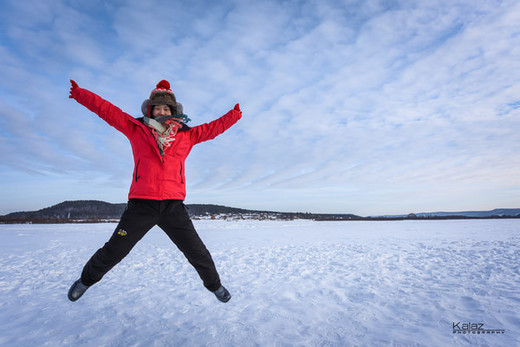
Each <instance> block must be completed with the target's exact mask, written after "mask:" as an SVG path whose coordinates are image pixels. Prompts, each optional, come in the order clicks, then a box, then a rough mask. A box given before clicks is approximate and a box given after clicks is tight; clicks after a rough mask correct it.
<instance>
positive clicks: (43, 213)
mask: <svg viewBox="0 0 520 347" xmlns="http://www.w3.org/2000/svg"><path fill="white" fill-rule="evenodd" d="M125 207H126V203H121V204H112V203H108V202H105V201H98V200H75V201H64V202H62V203H59V204H57V205H54V206H51V207H46V208H43V209H41V210H38V211H29V212H13V213H10V214H8V215H5V216H0V223H77V222H107V221H110V222H114V221H118V220H119V218H120V217H121V214H122V213H123V211H124V209H125ZM186 207H187V210H188V213H189V215H190V217H192V218H194V219H202V218H208V219H210V218H212V219H228V218H231V219H320V218H321V219H328V218H333V219H352V218H361V217H359V216H356V215H353V214H339V215H323V214H311V213H291V212H273V211H256V210H246V209H242V208H235V207H227V206H220V205H211V204H188V205H186Z"/></svg>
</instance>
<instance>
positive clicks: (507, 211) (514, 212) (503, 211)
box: [379, 208, 520, 218]
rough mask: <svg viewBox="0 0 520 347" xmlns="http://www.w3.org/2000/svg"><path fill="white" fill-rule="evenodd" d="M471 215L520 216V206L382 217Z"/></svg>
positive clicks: (472, 216)
mask: <svg viewBox="0 0 520 347" xmlns="http://www.w3.org/2000/svg"><path fill="white" fill-rule="evenodd" d="M458 216H460V217H469V218H490V217H520V208H497V209H494V210H491V211H462V212H419V213H410V214H407V215H405V214H403V215H385V216H379V217H381V218H404V217H407V218H414V217H415V218H431V217H458Z"/></svg>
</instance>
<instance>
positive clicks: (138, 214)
mask: <svg viewBox="0 0 520 347" xmlns="http://www.w3.org/2000/svg"><path fill="white" fill-rule="evenodd" d="M155 225H158V226H159V227H160V228H161V229H162V230H164V232H165V233H166V234H167V235H168V237H169V238H170V239H171V240H172V241H173V243H174V244H175V245H176V246H177V248H178V249H179V250H180V251H181V252H182V253H183V254H184V256H185V257H186V258H187V259H188V261H189V262H190V264H191V265H192V266H193V267H194V268H195V270H197V272H198V274H199V276H200V278H201V279H202V282H203V283H204V286H205V287H206V288H207V289H208V290H210V291H215V290H217V289H218V288H219V287H220V278H219V275H218V273H217V269H216V268H215V263H214V262H213V259H212V258H211V255H210V253H209V251H208V250H207V248H206V246H205V245H204V243H203V242H202V240H201V239H200V237H199V235H198V234H197V232H196V231H195V228H194V226H193V223H192V222H191V219H190V217H189V215H188V212H187V211H186V208H185V206H184V203H183V202H182V201H181V200H147V199H130V200H129V201H128V205H127V206H126V209H125V211H124V212H123V215H122V216H121V220H120V221H119V224H118V225H117V227H116V230H115V231H114V233H113V234H112V237H111V238H110V240H108V242H107V243H105V245H104V246H103V247H102V248H100V249H99V250H98V251H97V252H96V253H95V254H94V255H93V256H92V258H90V260H89V261H88V262H87V264H86V265H85V267H84V268H83V272H82V273H81V282H83V284H85V285H87V286H91V285H93V284H95V283H97V282H98V281H100V280H101V278H102V277H103V276H104V275H105V274H106V273H107V272H108V271H110V269H112V268H113V267H114V266H115V265H116V264H118V263H119V262H120V261H121V260H122V259H123V258H124V257H125V256H126V255H127V254H128V253H129V252H130V250H131V249H132V248H133V247H134V246H135V244H136V243H137V242H138V241H139V240H141V238H142V237H143V236H144V235H145V234H146V233H147V232H148V231H149V230H150V229H151V228H152V227H153V226H155Z"/></svg>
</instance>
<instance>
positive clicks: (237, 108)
mask: <svg viewBox="0 0 520 347" xmlns="http://www.w3.org/2000/svg"><path fill="white" fill-rule="evenodd" d="M235 111H238V112H242V111H240V105H239V104H236V105H235Z"/></svg>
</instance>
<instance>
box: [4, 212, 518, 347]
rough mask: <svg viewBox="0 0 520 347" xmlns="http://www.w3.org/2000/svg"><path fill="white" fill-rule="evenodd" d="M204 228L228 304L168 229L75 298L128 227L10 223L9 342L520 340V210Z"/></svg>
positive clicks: (225, 224)
mask: <svg viewBox="0 0 520 347" xmlns="http://www.w3.org/2000/svg"><path fill="white" fill-rule="evenodd" d="M195 226H196V227H197V229H198V231H199V234H200V235H201V237H202V238H203V240H204V241H205V243H206V245H207V246H208V248H209V249H210V251H211V253H212V255H213V258H214V260H215V263H216V264H217V268H218V269H219V272H220V274H221V278H222V281H223V283H224V285H226V286H227V287H228V289H229V290H230V291H231V293H232V295H233V298H232V299H231V301H230V302H229V303H227V304H223V303H220V302H219V301H217V300H216V298H215V297H214V296H213V294H211V293H210V292H208V291H206V289H204V288H203V286H202V283H201V281H200V279H199V278H198V276H197V274H196V272H195V271H194V270H193V269H192V268H191V267H190V265H189V264H188V263H187V261H185V259H184V258H183V256H182V254H181V253H180V252H179V251H178V250H177V249H176V248H175V246H174V245H173V244H171V243H170V241H169V240H168V239H167V237H166V236H165V235H164V233H162V231H161V230H160V229H158V228H154V229H152V230H151V231H150V232H149V233H148V234H147V235H146V236H145V238H144V239H143V240H142V241H141V242H140V243H138V244H137V246H136V247H135V248H134V250H133V251H132V252H131V253H130V255H129V256H128V257H127V258H126V259H124V260H123V262H121V263H120V264H119V265H118V266H116V267H115V268H114V269H113V270H112V271H111V272H109V273H108V274H107V275H106V276H105V278H104V279H103V280H102V281H101V282H100V283H98V284H97V285H95V286H93V287H92V288H90V289H89V290H88V291H87V293H86V294H85V296H83V297H82V298H81V299H80V300H79V301H77V302H75V303H72V302H69V301H68V299H67V291H68V289H69V286H70V285H71V283H72V282H73V281H74V280H76V279H77V277H78V276H79V273H80V271H81V269H82V267H83V265H84V263H85V262H86V261H87V260H88V258H89V257H90V256H91V255H92V254H93V253H94V252H95V251H96V249H97V248H99V247H101V246H102V245H103V243H104V242H105V241H106V240H107V239H108V237H109V236H110V234H111V232H112V230H113V229H114V227H115V224H76V225H0V237H1V242H0V345H1V346H53V347H54V346H350V345H352V346H382V345H421V346H422V345H424V346H454V345H455V346H457V345H463V346H464V345H472V346H478V345H481V346H519V345H520V247H519V241H520V220H451V221H395V222H361V221H356V222H312V221H292V222H281V221H265V222H259V221H241V222H226V221H195ZM468 322H471V323H475V324H483V325H482V326H481V327H482V328H483V329H504V330H505V333H503V334H476V333H475V334H472V333H470V334H462V333H461V334H458V333H455V334H454V333H453V326H454V325H455V326H456V328H457V327H460V328H461V329H463V328H464V327H466V325H464V324H467V323H468Z"/></svg>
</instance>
